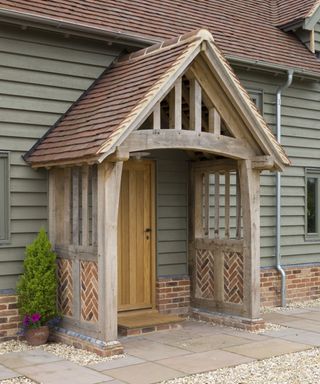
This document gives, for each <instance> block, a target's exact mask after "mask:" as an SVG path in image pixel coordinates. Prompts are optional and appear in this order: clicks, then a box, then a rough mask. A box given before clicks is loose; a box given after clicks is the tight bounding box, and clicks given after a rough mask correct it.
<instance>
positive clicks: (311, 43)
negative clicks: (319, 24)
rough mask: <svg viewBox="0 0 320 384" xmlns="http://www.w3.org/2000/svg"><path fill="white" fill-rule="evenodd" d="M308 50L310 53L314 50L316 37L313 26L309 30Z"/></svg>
mask: <svg viewBox="0 0 320 384" xmlns="http://www.w3.org/2000/svg"><path fill="white" fill-rule="evenodd" d="M310 51H311V52H312V53H315V52H316V38H315V31H314V28H312V29H311V31H310Z"/></svg>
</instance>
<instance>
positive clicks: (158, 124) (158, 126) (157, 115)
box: [153, 102, 161, 130]
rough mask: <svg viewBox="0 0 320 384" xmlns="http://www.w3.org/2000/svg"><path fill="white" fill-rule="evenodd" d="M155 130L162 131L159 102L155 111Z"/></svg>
mask: <svg viewBox="0 0 320 384" xmlns="http://www.w3.org/2000/svg"><path fill="white" fill-rule="evenodd" d="M153 129H154V130H160V129H161V104H160V102H158V103H157V104H156V105H155V107H154V110H153Z"/></svg>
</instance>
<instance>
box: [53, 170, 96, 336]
mask: <svg viewBox="0 0 320 384" xmlns="http://www.w3.org/2000/svg"><path fill="white" fill-rule="evenodd" d="M96 194H97V167H96V166H90V167H89V166H83V167H73V168H56V169H52V170H50V171H49V199H50V205H49V206H50V213H49V219H50V221H49V228H50V231H49V235H50V240H51V241H52V243H53V245H54V248H55V251H56V252H57V255H58V282H59V284H58V285H59V287H58V291H59V302H58V306H59V310H60V311H61V313H62V314H63V315H64V322H65V323H66V324H67V325H68V326H69V327H73V328H74V329H84V328H86V329H87V328H88V324H90V326H89V333H90V334H92V335H95V336H96V335H97V332H98V320H99V311H98V300H99V292H98V286H99V278H98V255H97V240H96V237H97V196H96ZM94 195H95V196H94Z"/></svg>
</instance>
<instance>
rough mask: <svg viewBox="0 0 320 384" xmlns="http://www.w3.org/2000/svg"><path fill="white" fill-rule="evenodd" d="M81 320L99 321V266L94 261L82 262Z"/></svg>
mask: <svg viewBox="0 0 320 384" xmlns="http://www.w3.org/2000/svg"><path fill="white" fill-rule="evenodd" d="M80 279H81V285H80V289H81V319H82V320H85V321H92V322H96V321H98V265H97V263H95V262H93V261H81V262H80Z"/></svg>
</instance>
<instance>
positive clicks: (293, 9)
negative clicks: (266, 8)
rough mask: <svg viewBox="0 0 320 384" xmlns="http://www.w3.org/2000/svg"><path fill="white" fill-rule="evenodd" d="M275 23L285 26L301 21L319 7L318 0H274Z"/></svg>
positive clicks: (319, 1) (319, 0)
mask: <svg viewBox="0 0 320 384" xmlns="http://www.w3.org/2000/svg"><path fill="white" fill-rule="evenodd" d="M274 1H275V4H274V9H275V12H276V19H275V23H276V24H277V25H285V24H289V23H294V22H298V21H302V20H304V19H305V18H307V17H309V16H311V15H312V14H313V12H315V10H316V9H317V8H318V7H320V0H304V1H301V0H274Z"/></svg>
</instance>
